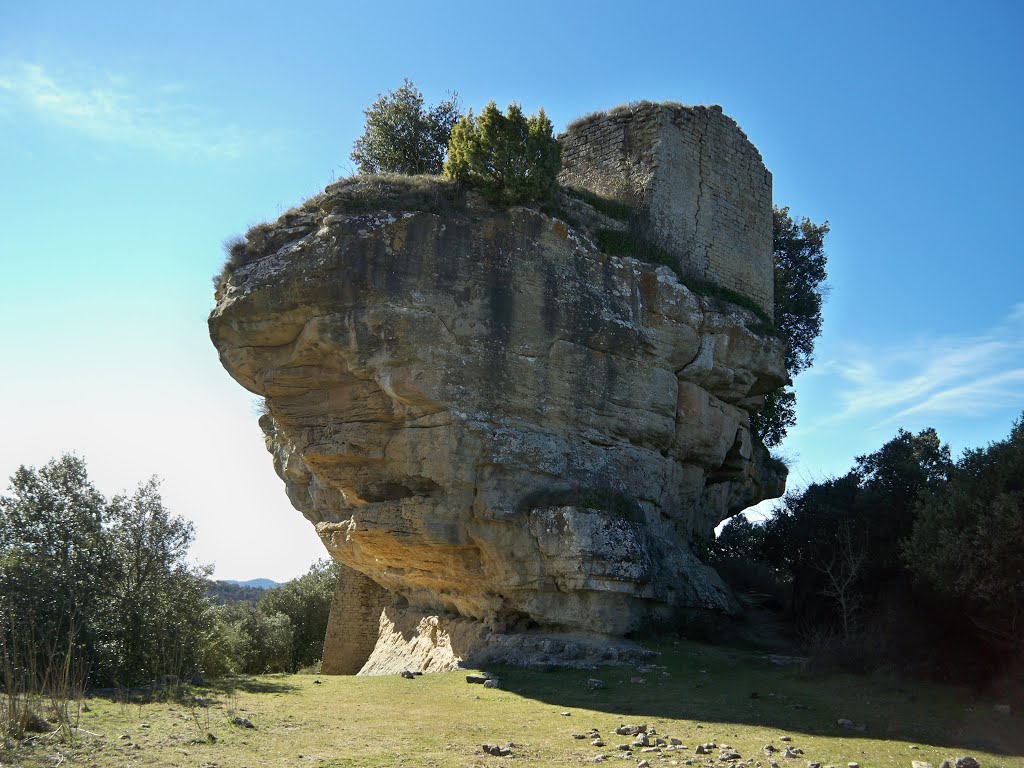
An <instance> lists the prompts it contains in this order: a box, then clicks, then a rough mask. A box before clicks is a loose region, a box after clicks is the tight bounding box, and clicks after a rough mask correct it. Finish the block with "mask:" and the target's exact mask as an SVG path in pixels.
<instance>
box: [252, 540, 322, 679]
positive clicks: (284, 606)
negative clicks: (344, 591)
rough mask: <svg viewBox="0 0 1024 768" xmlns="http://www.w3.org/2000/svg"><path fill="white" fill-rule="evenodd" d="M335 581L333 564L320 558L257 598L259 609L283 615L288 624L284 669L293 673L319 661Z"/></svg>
mask: <svg viewBox="0 0 1024 768" xmlns="http://www.w3.org/2000/svg"><path fill="white" fill-rule="evenodd" d="M337 581H338V566H337V564H336V563H334V562H332V561H329V560H321V561H320V562H317V563H314V564H313V565H312V566H311V567H310V569H309V572H308V573H306V574H304V575H302V576H300V577H299V578H297V579H293V580H292V581H289V582H288V583H287V584H284V585H283V586H281V587H278V588H277V589H272V590H268V591H267V593H266V595H264V596H263V599H261V600H260V602H259V605H258V609H259V610H260V611H262V612H263V613H266V614H269V615H281V616H286V617H287V618H288V621H289V623H290V624H291V628H292V632H291V642H290V645H289V651H288V662H287V664H286V666H285V667H284V671H288V672H296V671H298V670H299V669H302V668H303V667H308V666H310V665H312V664H315V663H316V662H317V661H319V659H320V655H321V653H322V651H323V646H324V635H326V634H327V618H328V616H329V615H330V613H331V601H332V600H333V599H334V585H335V584H336V583H337Z"/></svg>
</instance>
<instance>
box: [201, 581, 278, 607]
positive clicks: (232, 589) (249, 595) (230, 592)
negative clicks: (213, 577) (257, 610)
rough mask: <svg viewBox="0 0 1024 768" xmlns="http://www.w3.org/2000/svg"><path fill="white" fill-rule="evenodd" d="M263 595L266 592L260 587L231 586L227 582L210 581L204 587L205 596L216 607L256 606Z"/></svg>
mask: <svg viewBox="0 0 1024 768" xmlns="http://www.w3.org/2000/svg"><path fill="white" fill-rule="evenodd" d="M265 593H266V590H265V589H262V588H260V587H250V586H248V585H246V584H232V583H231V582H229V581H211V582H209V583H208V584H207V585H206V596H207V598H209V600H210V602H212V603H214V604H216V605H228V604H229V603H249V604H250V605H256V603H258V602H259V601H260V598H262V597H263V595H264V594H265Z"/></svg>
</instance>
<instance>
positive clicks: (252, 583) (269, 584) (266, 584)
mask: <svg viewBox="0 0 1024 768" xmlns="http://www.w3.org/2000/svg"><path fill="white" fill-rule="evenodd" d="M224 581H225V582H226V583H227V584H237V585H238V586H240V587H256V589H276V588H277V587H280V586H281V582H279V581H272V580H270V579H249V580H248V581H236V580H235V579H224Z"/></svg>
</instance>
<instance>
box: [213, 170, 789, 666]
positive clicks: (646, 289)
mask: <svg viewBox="0 0 1024 768" xmlns="http://www.w3.org/2000/svg"><path fill="white" fill-rule="evenodd" d="M563 202H565V203H566V205H568V202H567V201H563ZM572 205H573V210H574V211H576V213H577V214H581V213H582V214H585V215H583V216H582V219H583V220H584V221H585V220H599V219H600V217H601V215H600V214H599V213H598V212H596V211H593V210H589V211H581V209H580V206H583V207H584V208H588V207H589V206H587V205H586V204H585V203H581V202H580V201H578V200H576V201H573V202H572ZM568 218H569V216H567V215H566V216H565V217H564V218H563V217H561V216H559V215H551V214H549V213H545V212H542V211H540V210H537V209H532V208H529V207H514V208H509V209H498V208H494V207H492V206H490V205H489V204H487V203H486V202H484V201H483V200H482V199H480V198H478V197H476V196H475V195H474V194H473V193H464V192H461V191H459V190H458V189H455V188H454V187H452V186H451V185H449V184H447V183H446V182H443V181H441V180H435V179H424V178H415V179H404V180H403V179H400V178H380V177H362V178H357V179H354V180H349V181H345V182H341V183H339V184H335V185H332V186H330V187H328V188H327V190H326V191H325V192H324V193H323V194H322V195H318V196H317V197H315V198H313V199H311V200H309V201H307V202H306V203H305V204H304V205H303V206H301V207H300V208H298V209H296V210H293V211H290V212H288V213H286V214H285V215H283V216H282V217H281V218H280V219H279V220H278V221H277V222H276V223H274V224H272V225H261V226H260V227H257V228H254V230H252V231H250V233H249V236H248V240H247V242H246V243H245V244H244V246H243V245H239V246H237V249H238V250H237V252H236V254H235V256H236V259H235V262H236V263H235V264H234V266H233V268H232V269H230V270H228V271H227V272H226V274H225V275H224V276H223V279H222V280H221V282H220V285H219V287H218V289H217V296H216V298H217V303H216V307H215V308H214V310H213V312H212V313H211V315H210V320H209V325H210V333H211V337H212V339H213V342H214V344H215V345H216V347H217V350H218V352H219V354H220V358H221V361H222V363H223V365H224V367H225V368H226V369H227V371H228V372H229V373H230V374H231V376H233V377H234V378H235V379H236V380H237V381H238V382H239V383H240V384H241V385H242V386H244V387H245V388H247V389H248V390H250V391H252V392H254V393H256V394H258V395H261V396H262V397H264V398H265V401H266V413H265V414H264V415H263V416H262V417H261V419H260V424H261V426H262V427H263V430H264V432H265V434H266V442H267V447H268V449H269V450H270V452H271V453H272V455H273V461H274V466H275V469H276V470H277V472H278V474H279V475H280V477H281V478H282V479H283V480H284V483H285V487H286V489H287V493H288V497H289V498H290V500H291V502H292V504H293V505H294V506H295V507H296V508H297V509H298V510H300V511H301V512H302V513H303V514H304V515H305V516H306V517H307V518H308V519H309V520H310V522H312V523H313V524H315V525H316V529H317V532H318V533H319V535H320V537H321V539H322V540H323V542H324V545H325V547H326V548H327V550H328V551H329V552H330V553H331V555H332V556H333V557H334V558H335V559H336V560H338V561H339V562H341V563H342V564H344V565H345V566H346V567H347V568H348V569H351V572H352V574H353V577H352V578H349V579H347V580H346V579H345V578H343V579H342V580H341V582H340V586H339V599H337V600H336V603H335V605H336V607H337V611H336V613H337V614H338V615H337V616H333V615H332V624H333V625H334V626H333V629H332V630H331V631H329V636H330V635H331V632H333V633H334V634H333V636H334V637H335V640H336V642H337V643H338V644H339V647H340V646H344V647H345V648H347V649H348V650H347V651H346V653H347V654H348V656H346V660H345V661H344V662H343V663H341V662H339V663H338V671H353V669H354V668H355V667H356V666H358V662H359V661H361V660H365V659H366V658H368V657H369V656H370V655H371V654H370V651H368V649H369V648H370V645H371V644H372V637H370V636H369V635H372V632H373V631H374V627H369V626H363V625H367V624H369V623H373V624H377V623H378V622H379V625H380V628H379V632H380V639H379V640H378V650H380V646H381V644H382V643H384V644H386V643H392V644H393V642H394V638H395V637H398V636H399V635H401V636H402V637H405V638H406V640H409V636H410V632H411V633H412V634H413V635H417V637H414V638H413V639H412V640H411V641H410V644H409V645H408V649H409V652H410V653H412V654H414V655H415V654H419V655H420V656H423V658H427V657H429V656H430V655H431V654H430V650H429V648H427V649H426V650H424V646H423V644H422V642H420V641H421V639H422V635H423V633H424V632H427V633H432V637H433V635H436V634H437V626H438V624H437V622H434V623H433V624H431V623H430V622H429V620H428V621H427V623H426V624H424V623H423V621H419V620H418V619H417V618H416V617H417V616H421V617H428V616H430V615H439V616H442V617H447V618H445V619H443V620H442V624H444V622H448V624H447V625H445V626H451V627H457V631H456V634H457V635H458V636H459V637H470V636H475V634H474V633H477V632H478V630H480V629H481V628H482V629H484V630H486V631H487V632H491V633H499V634H500V633H515V632H520V631H524V630H531V629H535V628H541V629H544V630H547V631H551V632H585V633H605V634H612V635H623V634H625V633H629V632H631V631H635V630H638V629H641V628H643V627H645V626H649V625H651V624H654V623H660V622H666V621H671V620H672V618H673V617H674V616H675V615H676V613H677V612H678V611H679V610H680V609H684V608H688V607H694V606H699V607H708V608H713V609H717V610H724V611H729V610H731V609H732V608H733V603H732V598H731V596H730V594H729V592H728V590H727V589H726V588H725V587H724V586H723V585H722V583H721V582H720V580H719V579H718V577H717V575H716V574H715V572H714V571H713V570H712V569H710V568H708V567H706V566H705V565H703V564H702V563H701V562H700V561H699V560H698V559H697V558H696V557H695V555H694V554H693V552H692V550H691V543H692V542H694V541H695V540H697V539H701V538H706V537H708V536H710V535H712V531H713V529H714V527H715V525H717V524H718V523H719V522H720V521H722V520H724V519H725V518H727V517H729V516H730V515H733V514H735V513H737V512H739V511H740V510H742V509H744V508H746V507H748V506H750V505H752V504H754V503H756V502H758V501H760V500H762V499H764V498H766V497H772V496H778V495H780V494H781V493H782V492H783V489H784V482H785V468H784V467H783V466H781V465H780V464H778V463H777V462H774V461H772V460H771V459H770V458H769V456H768V454H767V451H766V450H765V449H764V448H763V447H762V446H761V445H760V443H759V441H758V440H757V439H756V438H755V437H754V436H752V434H751V432H750V413H751V412H753V411H754V410H756V409H757V408H758V407H760V405H761V403H762V401H763V395H764V394H765V393H767V392H769V391H771V390H773V389H775V388H776V387H778V386H779V385H780V384H781V383H782V382H784V381H785V380H786V371H785V366H784V362H783V347H782V341H781V340H780V339H778V338H776V337H774V336H772V335H771V334H770V333H767V332H766V330H765V328H764V323H763V322H762V321H761V320H760V319H759V318H758V317H757V316H756V315H755V314H754V313H752V312H751V311H749V310H746V309H742V308H740V307H738V306H735V305H733V304H729V303H726V302H723V301H720V300H717V299H713V298H709V297H706V296H702V295H698V294H697V293H694V292H693V291H691V290H689V289H688V288H687V287H685V286H684V285H683V283H681V282H680V280H679V279H678V278H677V276H676V274H675V273H673V271H671V270H670V269H669V268H667V267H664V266H655V265H652V264H648V263H644V262H641V261H638V260H635V259H633V258H628V257H614V256H609V255H607V254H606V253H603V252H601V251H600V250H599V248H598V247H597V245H596V244H595V239H594V238H593V237H592V234H593V233H592V232H590V231H588V227H587V226H586V225H585V224H584V223H581V221H580V219H579V218H576V217H574V223H572V224H570V223H569V222H568V221H567V219H568ZM345 584H350V585H353V586H351V587H348V588H346V587H345V586H344V585H345ZM345 589H349V592H344V590H345ZM356 591H358V594H356ZM343 592H344V594H343ZM346 601H347V602H346ZM376 601H380V602H381V603H382V605H381V606H380V607H381V608H384V607H385V606H384V604H385V603H390V604H391V613H387V612H385V613H383V614H382V613H381V611H380V610H377V609H376V607H375V605H374V603H375V602H376ZM349 603H351V605H349ZM339 606H340V607H339ZM353 606H354V607H353ZM342 613H344V615H345V616H349V615H351V616H357V615H358V616H360V617H362V618H360V619H359V621H360V622H361V627H359V628H355V629H358V631H350V630H348V629H346V628H345V627H344V626H343V623H344V619H343V617H342ZM467 620H468V621H469V622H470V624H471V625H472V626H470V625H467V624H465V622H466V621H467ZM403 622H404V625H407V626H408V627H412V628H414V629H409V630H408V631H406V632H404V633H399V632H398V631H397V630H396V629H395V627H396V626H399V625H403ZM452 622H454V623H452ZM459 622H462V623H459ZM416 627H418V628H416ZM350 629H351V628H350ZM453 631H455V630H453ZM368 633H369V635H368ZM396 633H397V634H396ZM453 637H454V636H453ZM481 637H482V636H481ZM388 638H391V639H388ZM430 642H433V644H434V646H439V645H445V644H446V643H448V644H450V643H451V642H452V640H451V638H448V639H444V638H441V639H437V638H436V637H434V638H433V640H429V641H428V643H427V644H428V645H429V644H430ZM473 642H476V644H477V645H478V646H479V645H480V644H481V643H482V642H483V640H481V639H480V638H478V640H477V641H473ZM494 647H500V643H499V644H497V645H496V644H494V643H492V644H491V648H492V650H493V648H494ZM352 649H355V650H352ZM373 653H377V652H376V651H374V652H373ZM382 653H383V651H382ZM380 655H381V654H380V653H377V657H375V658H376V661H375V664H376V666H377V667H378V668H380V669H390V668H391V666H394V664H393V663H392V662H388V661H386V660H385V661H382V660H381V658H379V657H380ZM385 655H386V654H385ZM442 655H443V654H442ZM448 656H450V657H451V658H453V659H456V658H459V654H458V653H454V652H448ZM448 656H446V657H445V658H448ZM353 659H355V663H353V661H352V660H353ZM392 661H393V659H392ZM389 664H390V666H389ZM326 665H327V660H326V659H325V668H326Z"/></svg>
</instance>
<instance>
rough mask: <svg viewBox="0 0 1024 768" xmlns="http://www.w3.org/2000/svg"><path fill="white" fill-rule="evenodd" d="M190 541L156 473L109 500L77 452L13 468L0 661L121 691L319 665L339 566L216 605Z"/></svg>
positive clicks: (1, 502)
mask: <svg viewBox="0 0 1024 768" xmlns="http://www.w3.org/2000/svg"><path fill="white" fill-rule="evenodd" d="M192 539H193V529H192V524H191V523H189V522H188V521H186V520H184V519H183V518H181V517H177V516H175V515H172V514H170V512H168V510H167V509H166V507H164V504H163V500H162V499H161V497H160V489H159V484H158V483H157V481H156V480H155V479H152V480H149V481H148V482H146V483H143V484H141V485H140V486H139V488H138V489H137V490H136V491H135V492H134V493H133V494H130V495H127V494H126V495H120V496H115V497H114V498H113V499H111V500H109V501H108V500H107V499H105V498H104V497H103V496H102V494H100V493H99V492H98V491H97V490H96V488H95V487H94V486H93V484H92V483H91V482H90V481H89V477H88V473H87V471H86V466H85V462H84V461H82V459H80V458H78V457H77V456H72V455H65V456H62V457H61V458H59V459H55V460H53V461H50V462H49V463H47V464H46V465H45V466H43V467H41V468H39V469H36V468H31V467H29V468H26V467H21V468H20V469H19V470H18V471H17V472H16V473H15V475H14V477H12V478H11V485H10V488H9V489H8V495H6V496H0V667H2V669H3V670H5V673H12V674H13V673H16V672H17V670H18V669H29V668H32V669H38V670H46V669H53V668H54V667H63V666H64V664H65V662H67V663H68V664H70V665H73V666H74V667H75V668H76V669H82V670H88V681H87V682H88V684H89V685H93V686H96V685H115V684H116V685H122V686H126V685H135V684H137V683H142V682H148V681H152V680H156V679H160V678H162V677H163V676H166V675H172V676H175V677H181V676H188V675H191V674H193V673H195V672H199V673H202V674H205V675H213V676H216V675H222V674H226V673H229V672H256V673H262V672H285V671H287V672H294V671H297V670H299V669H301V668H303V667H309V666H312V665H314V664H316V663H317V661H318V660H319V659H320V654H321V651H322V648H323V639H324V634H325V632H326V629H327V618H328V615H329V613H330V605H331V599H332V598H333V596H334V584H335V582H336V580H337V569H336V567H335V566H334V565H332V564H329V563H328V562H326V561H324V562H319V563H316V564H314V565H313V567H312V568H311V569H310V571H309V573H307V574H305V575H303V576H301V577H300V578H298V579H295V580H293V581H290V582H288V583H287V584H284V585H282V586H281V587H279V588H278V589H273V590H266V591H263V590H258V592H259V594H260V599H259V602H258V603H256V604H252V603H246V602H240V603H231V604H227V605H221V606H217V605H214V604H213V603H212V602H211V599H210V597H209V590H210V588H211V583H210V582H209V581H207V579H206V578H205V575H206V574H205V573H203V572H201V571H199V570H197V569H195V568H193V567H192V566H190V565H189V564H188V563H187V561H186V557H187V554H188V549H189V546H190V545H191V543H192ZM15 650H16V651H17V653H15ZM0 677H3V676H0ZM0 682H2V681H0ZM82 682H86V681H82Z"/></svg>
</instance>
